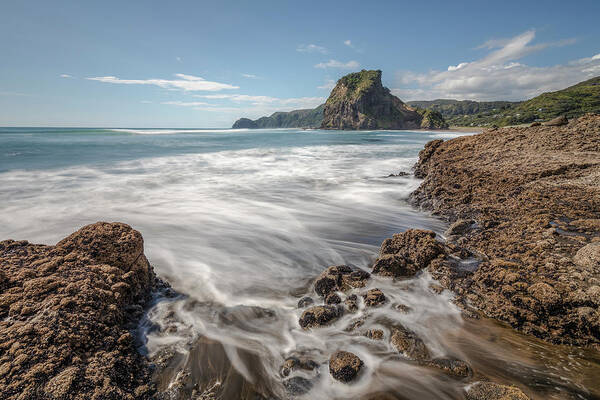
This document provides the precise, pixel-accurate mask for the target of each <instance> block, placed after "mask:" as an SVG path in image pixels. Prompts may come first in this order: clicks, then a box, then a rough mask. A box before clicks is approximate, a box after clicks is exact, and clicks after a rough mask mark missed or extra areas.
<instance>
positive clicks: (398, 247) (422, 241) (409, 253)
mask: <svg viewBox="0 0 600 400" xmlns="http://www.w3.org/2000/svg"><path fill="white" fill-rule="evenodd" d="M443 252H444V248H443V246H442V245H441V243H439V242H438V241H437V240H436V239H435V232H433V231H427V230H422V229H409V230H407V231H406V232H403V233H398V234H395V235H394V236H393V237H392V238H391V239H385V240H384V241H383V243H382V244H381V250H380V253H379V258H377V260H376V261H375V264H374V265H373V273H374V274H377V275H382V276H391V277H394V278H410V277H412V276H414V275H415V274H416V273H417V272H419V271H420V270H422V269H423V268H427V267H428V266H429V264H430V263H431V261H432V260H434V259H436V258H437V257H439V256H441V255H442V254H443Z"/></svg>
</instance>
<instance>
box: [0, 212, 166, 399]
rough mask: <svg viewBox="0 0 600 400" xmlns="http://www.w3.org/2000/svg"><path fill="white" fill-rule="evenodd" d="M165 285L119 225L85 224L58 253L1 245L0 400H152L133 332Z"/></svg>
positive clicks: (135, 238) (132, 234) (137, 241)
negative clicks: (155, 292) (152, 297)
mask: <svg viewBox="0 0 600 400" xmlns="http://www.w3.org/2000/svg"><path fill="white" fill-rule="evenodd" d="M163 285H164V284H163V283H161V282H160V281H158V280H157V278H156V277H155V275H154V272H153V270H152V267H151V266H150V264H149V263H148V260H147V259H146V257H145V256H144V245H143V240H142V236H141V235H140V233H139V232H137V231H135V230H134V229H132V228H131V227H129V226H128V225H125V224H121V223H104V222H98V223H96V224H93V225H88V226H86V227H83V228H81V229H80V230H79V231H77V232H75V233H73V234H72V235H71V236H69V237H67V238H65V239H63V240H61V241H60V242H59V243H58V244H56V246H45V245H36V244H30V243H28V242H26V241H14V240H5V241H3V242H0V338H1V339H0V398H2V399H15V400H16V399H98V400H100V399H148V398H151V396H152V395H153V392H154V389H153V386H152V384H151V379H150V370H149V368H148V363H147V362H146V360H145V358H144V357H142V356H141V355H140V354H139V353H138V352H137V349H136V345H135V343H134V342H135V341H134V337H133V336H132V334H131V333H130V330H131V329H132V328H134V327H135V326H136V325H137V321H138V320H139V318H140V317H141V315H142V312H143V306H144V304H145V303H146V301H147V300H148V299H149V298H150V294H151V291H153V290H155V289H157V288H158V287H160V286H163Z"/></svg>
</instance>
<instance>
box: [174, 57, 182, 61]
mask: <svg viewBox="0 0 600 400" xmlns="http://www.w3.org/2000/svg"><path fill="white" fill-rule="evenodd" d="M175 60H177V62H182V61H183V58H181V57H175Z"/></svg>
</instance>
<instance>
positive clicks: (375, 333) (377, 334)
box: [365, 329, 383, 340]
mask: <svg viewBox="0 0 600 400" xmlns="http://www.w3.org/2000/svg"><path fill="white" fill-rule="evenodd" d="M365 336H366V337H368V338H369V339H373V340H382V339H383V331H382V330H381V329H369V330H368V331H367V332H365Z"/></svg>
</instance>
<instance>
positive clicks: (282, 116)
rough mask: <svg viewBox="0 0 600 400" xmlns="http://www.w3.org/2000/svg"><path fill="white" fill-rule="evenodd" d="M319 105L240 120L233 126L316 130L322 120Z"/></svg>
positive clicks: (321, 111) (321, 109) (239, 127)
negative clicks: (254, 118) (255, 118)
mask: <svg viewBox="0 0 600 400" xmlns="http://www.w3.org/2000/svg"><path fill="white" fill-rule="evenodd" d="M324 107H325V105H324V104H321V105H320V106H318V107H317V108H312V109H304V110H294V111H289V112H281V111H279V112H276V113H273V114H271V116H269V117H261V118H259V119H257V120H254V121H253V120H251V119H248V118H240V119H238V120H237V121H235V123H234V124H233V126H232V128H234V129H241V128H247V129H260V128H263V129H267V128H318V127H319V126H321V121H322V120H323V109H324Z"/></svg>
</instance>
